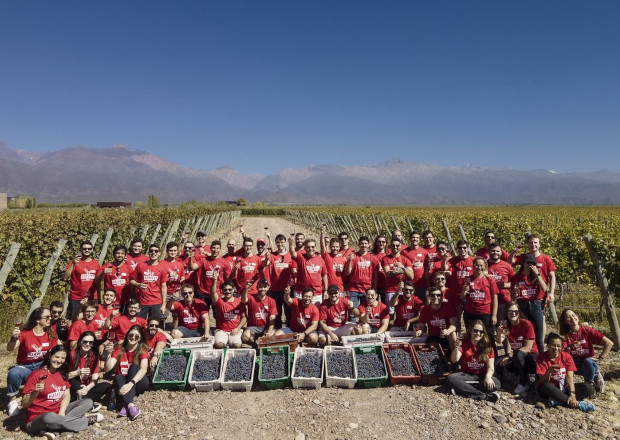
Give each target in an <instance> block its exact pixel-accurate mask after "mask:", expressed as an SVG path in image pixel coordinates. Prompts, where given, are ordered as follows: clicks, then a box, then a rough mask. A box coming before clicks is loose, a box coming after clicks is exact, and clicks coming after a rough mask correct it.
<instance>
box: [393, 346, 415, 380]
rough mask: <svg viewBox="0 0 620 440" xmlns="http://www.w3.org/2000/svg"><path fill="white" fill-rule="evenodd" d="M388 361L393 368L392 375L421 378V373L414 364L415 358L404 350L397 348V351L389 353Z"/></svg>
mask: <svg viewBox="0 0 620 440" xmlns="http://www.w3.org/2000/svg"><path fill="white" fill-rule="evenodd" d="M387 356H388V359H389V360H390V365H391V367H392V374H393V375H394V376H419V375H420V374H419V372H418V371H417V370H416V368H415V364H414V362H413V358H412V357H411V354H410V353H408V352H406V351H405V350H403V349H402V348H397V349H395V350H390V351H388V353H387Z"/></svg>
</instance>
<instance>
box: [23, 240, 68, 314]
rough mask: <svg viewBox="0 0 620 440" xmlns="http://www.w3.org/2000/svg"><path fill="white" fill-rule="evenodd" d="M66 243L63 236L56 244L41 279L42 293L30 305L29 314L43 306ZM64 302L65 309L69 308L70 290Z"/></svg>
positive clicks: (40, 289)
mask: <svg viewBox="0 0 620 440" xmlns="http://www.w3.org/2000/svg"><path fill="white" fill-rule="evenodd" d="M66 245H67V240H65V239H64V238H61V239H60V240H58V245H57V246H56V250H55V251H54V252H53V253H52V256H51V257H50V261H49V262H48V263H47V268H46V269H45V273H44V274H43V279H42V280H41V284H40V285H39V292H41V295H39V297H38V298H36V299H35V300H34V301H33V302H32V304H31V305H30V310H28V316H30V314H31V313H32V311H33V310H34V309H36V308H37V307H40V306H41V303H42V302H43V298H45V294H46V293H47V289H48V287H49V286H50V281H51V279H52V274H53V273H54V266H56V263H57V262H58V259H59V258H60V254H61V253H62V250H63V249H64V248H65V246H66ZM64 304H65V306H64V308H65V310H67V305H68V304H69V292H68V291H67V293H66V294H65V298H64Z"/></svg>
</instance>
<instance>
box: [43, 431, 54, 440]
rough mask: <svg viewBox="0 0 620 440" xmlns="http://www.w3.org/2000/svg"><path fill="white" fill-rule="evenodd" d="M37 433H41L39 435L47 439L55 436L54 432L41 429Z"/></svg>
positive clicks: (52, 438) (51, 439) (49, 439)
mask: <svg viewBox="0 0 620 440" xmlns="http://www.w3.org/2000/svg"><path fill="white" fill-rule="evenodd" d="M39 434H41V437H45V438H46V439H47V440H54V439H55V438H56V434H54V433H53V432H49V431H41V432H40V433H39Z"/></svg>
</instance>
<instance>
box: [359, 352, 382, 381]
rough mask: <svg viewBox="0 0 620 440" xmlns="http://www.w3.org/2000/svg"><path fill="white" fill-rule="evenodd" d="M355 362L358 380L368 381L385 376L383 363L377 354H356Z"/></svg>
mask: <svg viewBox="0 0 620 440" xmlns="http://www.w3.org/2000/svg"><path fill="white" fill-rule="evenodd" d="M355 361H356V363H357V377H358V378H361V379H368V378H371V377H381V376H385V367H384V366H383V361H382V360H381V356H379V355H378V354H377V353H358V354H357V356H356V357H355Z"/></svg>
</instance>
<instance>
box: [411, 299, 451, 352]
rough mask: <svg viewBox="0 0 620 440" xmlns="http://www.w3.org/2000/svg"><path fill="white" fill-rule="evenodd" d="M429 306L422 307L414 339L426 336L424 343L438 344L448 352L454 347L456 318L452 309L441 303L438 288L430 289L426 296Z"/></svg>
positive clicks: (448, 305)
mask: <svg viewBox="0 0 620 440" xmlns="http://www.w3.org/2000/svg"><path fill="white" fill-rule="evenodd" d="M427 296H428V298H429V301H430V305H427V306H424V307H422V310H421V311H420V319H419V320H418V328H417V330H416V337H420V336H422V334H426V342H439V343H440V344H441V345H442V347H443V349H444V350H446V351H448V350H450V352H451V351H452V350H453V349H454V347H455V345H456V329H457V325H458V322H457V318H456V315H455V313H454V309H453V308H452V306H451V305H450V304H448V303H445V302H443V301H442V299H443V295H442V293H441V290H439V288H438V287H431V288H430V289H429V290H428V294H427Z"/></svg>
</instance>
